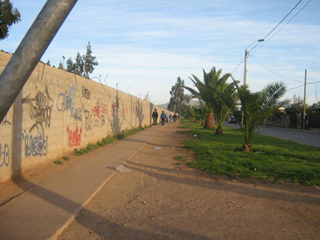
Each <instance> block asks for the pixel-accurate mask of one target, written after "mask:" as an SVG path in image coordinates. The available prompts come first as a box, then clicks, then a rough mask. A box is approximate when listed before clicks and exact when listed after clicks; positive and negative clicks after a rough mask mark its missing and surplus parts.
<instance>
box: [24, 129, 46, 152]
mask: <svg viewBox="0 0 320 240" xmlns="http://www.w3.org/2000/svg"><path fill="white" fill-rule="evenodd" d="M22 137H23V139H24V155H25V156H26V157H29V156H31V155H32V156H38V155H39V156H45V155H47V152H48V136H46V137H45V138H44V136H43V134H42V132H38V134H37V135H36V136H32V135H31V134H30V136H29V135H28V133H27V132H26V130H24V132H23V133H22Z"/></svg>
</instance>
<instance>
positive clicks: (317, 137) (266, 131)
mask: <svg viewBox="0 0 320 240" xmlns="http://www.w3.org/2000/svg"><path fill="white" fill-rule="evenodd" d="M224 125H225V126H228V127H233V128H239V125H238V124H232V123H231V124H229V123H227V122H225V124H224ZM258 133H260V134H263V135H266V136H272V137H277V138H281V139H285V140H292V141H294V142H298V143H301V144H306V145H311V146H316V147H320V132H310V131H303V130H298V129H286V128H274V127H266V126H261V127H260V128H259V131H258Z"/></svg>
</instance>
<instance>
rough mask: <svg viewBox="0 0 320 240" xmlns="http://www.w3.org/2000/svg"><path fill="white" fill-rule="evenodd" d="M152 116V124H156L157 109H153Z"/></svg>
mask: <svg viewBox="0 0 320 240" xmlns="http://www.w3.org/2000/svg"><path fill="white" fill-rule="evenodd" d="M152 118H153V125H157V120H158V112H157V109H154V111H153V113H152Z"/></svg>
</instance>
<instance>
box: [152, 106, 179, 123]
mask: <svg viewBox="0 0 320 240" xmlns="http://www.w3.org/2000/svg"><path fill="white" fill-rule="evenodd" d="M158 117H159V115H158V112H157V109H154V111H153V113H152V118H153V125H157V121H158ZM172 118H173V120H174V122H175V121H176V119H177V115H176V114H173V116H172V115H171V114H169V116H167V114H166V113H165V112H164V111H162V113H161V115H160V123H161V125H165V123H166V122H171V121H172Z"/></svg>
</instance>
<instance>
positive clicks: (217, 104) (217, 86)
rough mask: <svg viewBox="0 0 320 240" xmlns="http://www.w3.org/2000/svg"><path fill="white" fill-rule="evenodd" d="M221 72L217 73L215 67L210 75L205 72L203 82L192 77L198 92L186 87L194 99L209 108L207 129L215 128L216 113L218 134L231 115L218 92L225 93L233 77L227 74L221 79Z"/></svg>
mask: <svg viewBox="0 0 320 240" xmlns="http://www.w3.org/2000/svg"><path fill="white" fill-rule="evenodd" d="M221 72H222V69H220V70H218V71H216V68H215V67H213V68H212V69H211V71H210V72H209V73H206V72H205V71H204V70H203V82H201V81H200V80H199V78H197V77H196V76H194V75H192V77H193V78H190V79H191V81H192V82H193V83H194V85H195V86H196V88H197V89H198V91H197V90H194V89H192V88H190V87H184V88H185V89H187V90H188V91H190V92H191V94H192V97H193V98H198V99H201V100H203V101H204V102H205V104H206V105H207V107H208V108H209V114H208V115H207V119H206V125H205V128H211V127H214V117H213V112H215V117H216V119H217V123H218V128H217V130H216V134H219V133H222V124H223V122H224V120H225V118H226V116H227V114H228V113H229V108H228V107H227V105H226V104H225V103H224V102H223V101H222V100H221V99H219V98H218V92H223V91H224V89H225V88H226V87H227V86H228V84H227V83H226V81H227V79H228V78H229V77H230V76H231V75H230V74H225V75H223V76H222V77H221ZM210 121H211V122H213V123H212V125H210V126H208V125H207V124H208V123H209V122H210Z"/></svg>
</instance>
